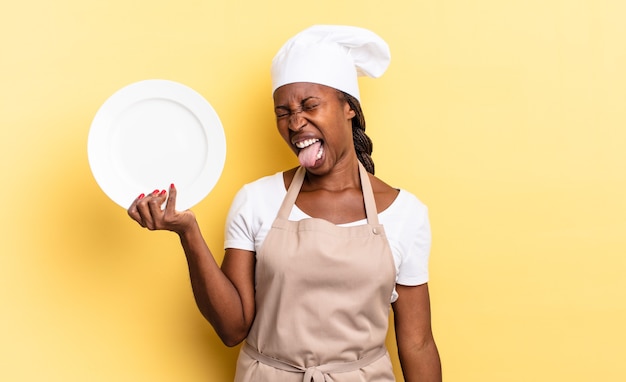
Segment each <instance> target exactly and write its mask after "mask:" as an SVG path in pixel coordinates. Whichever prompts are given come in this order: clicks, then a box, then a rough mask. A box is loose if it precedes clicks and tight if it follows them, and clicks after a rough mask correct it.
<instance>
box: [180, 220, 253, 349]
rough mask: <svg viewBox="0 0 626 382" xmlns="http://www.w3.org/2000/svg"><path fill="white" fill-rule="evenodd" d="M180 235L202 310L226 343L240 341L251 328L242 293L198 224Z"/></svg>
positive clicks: (199, 306)
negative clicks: (217, 257)
mask: <svg viewBox="0 0 626 382" xmlns="http://www.w3.org/2000/svg"><path fill="white" fill-rule="evenodd" d="M179 236H180V240H181V244H182V246H183V249H184V251H185V256H186V258H187V264H188V267H189V276H190V279H191V287H192V290H193V295H194V298H195V301H196V304H197V305H198V308H199V310H200V312H201V313H202V315H203V316H204V317H205V318H206V319H207V320H208V321H209V323H210V324H211V325H212V326H213V328H214V329H215V331H216V332H217V334H218V335H219V337H220V338H221V339H222V341H223V342H224V343H225V344H226V345H227V346H234V345H236V344H238V343H239V342H241V341H242V340H243V339H244V338H245V336H246V335H247V332H248V329H249V325H248V324H247V320H246V319H245V316H244V310H243V304H242V302H241V296H240V295H239V293H238V291H237V289H236V288H235V286H234V285H233V283H232V282H231V281H230V280H229V279H228V277H226V275H225V274H224V272H222V270H221V269H220V267H219V265H218V264H217V262H216V260H215V258H214V257H213V255H212V253H211V251H210V249H209V247H208V246H207V244H206V242H205V241H204V239H203V237H202V233H201V232H200V229H199V227H198V226H197V224H195V225H194V226H193V227H192V228H190V229H189V230H187V231H186V232H184V233H181V234H179Z"/></svg>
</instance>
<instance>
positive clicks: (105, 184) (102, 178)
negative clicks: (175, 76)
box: [87, 79, 226, 210]
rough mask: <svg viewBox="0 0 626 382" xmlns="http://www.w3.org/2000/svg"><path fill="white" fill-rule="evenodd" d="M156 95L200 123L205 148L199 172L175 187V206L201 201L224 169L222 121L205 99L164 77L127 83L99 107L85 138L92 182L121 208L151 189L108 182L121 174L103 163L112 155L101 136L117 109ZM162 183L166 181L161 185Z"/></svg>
mask: <svg viewBox="0 0 626 382" xmlns="http://www.w3.org/2000/svg"><path fill="white" fill-rule="evenodd" d="M157 98H160V99H165V100H169V101H173V102H176V103H178V104H179V105H182V106H183V107H185V108H186V109H187V110H189V112H190V113H191V114H193V116H194V117H195V118H196V119H197V120H198V121H199V122H200V125H201V127H202V129H203V132H204V134H205V137H206V142H205V143H206V145H207V148H208V149H207V151H208V152H207V153H206V155H207V160H206V162H205V163H204V164H202V166H201V170H200V172H199V175H198V176H196V177H195V178H193V179H192V181H191V182H190V184H189V185H188V186H187V188H186V189H182V190H178V191H179V193H178V196H177V200H176V209H177V210H186V209H189V208H192V207H193V206H195V205H197V204H198V203H199V202H200V201H202V200H203V199H204V198H205V197H206V196H207V195H208V194H209V193H210V192H211V191H212V189H213V188H214V187H215V185H216V184H217V181H218V180H219V178H220V177H221V173H222V171H223V168H224V164H225V161H226V137H225V133H224V128H223V124H222V122H221V120H220V118H219V115H218V114H217V112H216V111H215V109H214V108H213V106H212V105H211V104H210V103H209V101H208V100H207V99H206V98H204V97H203V96H202V95H201V94H200V93H199V92H198V91H196V90H195V89H193V88H191V87H189V86H187V85H185V84H183V83H180V82H176V81H173V80H168V79H146V80H140V81H136V82H133V83H130V84H128V85H126V86H123V87H122V88H120V89H118V90H117V91H115V92H114V93H113V94H112V95H110V96H109V97H108V98H107V99H106V100H105V101H104V103H103V104H102V105H101V106H100V107H99V109H98V111H97V112H96V114H95V116H94V118H93V120H92V122H91V126H90V129H89V135H88V139H87V140H88V142H87V152H88V161H89V166H90V169H91V172H92V175H93V176H94V178H95V180H96V183H97V184H98V186H99V187H100V188H101V189H102V191H103V192H104V193H105V194H106V195H107V196H108V197H109V198H110V199H111V200H113V202H115V203H116V204H118V205H119V206H121V207H123V208H124V209H127V208H128V207H129V206H130V204H131V203H132V201H133V200H134V199H135V198H136V197H137V195H139V193H141V192H144V193H145V192H150V191H151V190H145V189H142V190H139V189H134V187H133V185H128V184H124V186H120V185H113V184H112V183H114V182H115V183H117V182H119V181H120V180H123V178H124V177H123V176H117V177H115V176H114V175H112V173H115V170H113V169H112V167H113V166H111V165H110V164H108V163H107V158H103V156H105V155H104V153H107V152H108V153H110V154H111V155H114V153H112V151H113V150H111V147H110V146H111V145H109V144H107V143H106V142H105V139H108V135H110V134H111V131H114V129H111V126H112V124H113V123H114V121H115V118H116V117H118V116H119V114H120V113H121V112H123V111H125V110H128V108H129V107H130V106H132V104H133V103H137V102H139V101H142V100H148V99H157ZM199 114H200V115H199ZM107 134H108V135H107ZM113 178H116V179H113ZM122 183H125V182H122ZM155 186H157V185H155ZM165 186H169V184H167V185H163V187H165ZM122 188H126V189H128V194H126V191H124V192H123V193H122V191H120V189H122ZM148 188H149V187H148Z"/></svg>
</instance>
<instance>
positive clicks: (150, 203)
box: [128, 184, 196, 235]
mask: <svg viewBox="0 0 626 382" xmlns="http://www.w3.org/2000/svg"><path fill="white" fill-rule="evenodd" d="M176 194H177V192H176V187H175V186H174V185H173V184H172V185H171V186H170V188H169V197H168V195H167V191H165V190H163V191H160V192H159V190H154V191H153V192H152V193H150V194H148V195H144V194H141V195H139V196H138V197H137V198H136V199H135V200H134V201H133V203H132V204H131V205H130V207H129V208H128V215H129V216H130V217H131V218H132V219H133V220H135V221H136V222H137V223H139V225H141V226H142V227H144V228H147V229H149V230H151V231H154V230H167V231H173V232H176V233H178V234H179V235H180V234H182V233H184V232H185V231H187V230H188V229H189V228H191V227H192V226H193V225H194V224H195V222H196V217H195V215H194V213H193V212H192V211H191V210H186V211H176ZM163 203H165V208H162V206H163Z"/></svg>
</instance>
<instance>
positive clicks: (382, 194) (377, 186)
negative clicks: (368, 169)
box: [368, 174, 400, 212]
mask: <svg viewBox="0 0 626 382" xmlns="http://www.w3.org/2000/svg"><path fill="white" fill-rule="evenodd" d="M368 175H369V178H370V183H371V184H372V191H373V192H374V198H375V199H376V208H377V209H378V212H381V211H384V210H386V209H387V208H389V207H390V206H391V205H392V204H393V203H394V202H395V201H396V199H397V198H398V195H399V193H400V190H399V189H397V188H393V187H391V186H390V185H388V184H387V183H385V182H383V181H382V180H381V179H380V178H377V177H376V176H374V175H372V174H368Z"/></svg>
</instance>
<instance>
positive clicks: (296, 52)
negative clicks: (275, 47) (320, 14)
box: [272, 25, 391, 100]
mask: <svg viewBox="0 0 626 382" xmlns="http://www.w3.org/2000/svg"><path fill="white" fill-rule="evenodd" d="M390 58H391V56H390V52H389V47H388V46H387V43H386V42H385V41H384V40H383V39H382V38H380V37H379V36H378V35H377V34H375V33H374V32H372V31H370V30H367V29H363V28H359V27H353V26H343V25H314V26H312V27H310V28H308V29H305V30H303V31H302V32H300V33H298V34H297V35H295V36H294V37H292V38H291V39H289V40H288V41H287V42H286V43H285V45H283V46H282V48H280V50H279V51H278V53H277V54H276V56H275V57H274V60H273V61H272V93H274V91H276V89H278V88H279V87H281V86H283V85H287V84H290V83H294V82H312V83H317V84H321V85H326V86H330V87H332V88H335V89H337V90H341V91H343V92H345V93H348V94H350V95H352V96H354V97H356V99H358V100H360V93H359V84H358V81H357V77H358V76H368V77H374V78H376V77H380V76H381V75H382V74H383V73H384V72H385V70H387V67H388V66H389V60H390Z"/></svg>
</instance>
